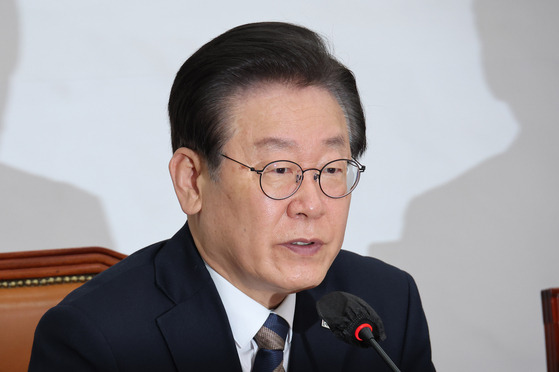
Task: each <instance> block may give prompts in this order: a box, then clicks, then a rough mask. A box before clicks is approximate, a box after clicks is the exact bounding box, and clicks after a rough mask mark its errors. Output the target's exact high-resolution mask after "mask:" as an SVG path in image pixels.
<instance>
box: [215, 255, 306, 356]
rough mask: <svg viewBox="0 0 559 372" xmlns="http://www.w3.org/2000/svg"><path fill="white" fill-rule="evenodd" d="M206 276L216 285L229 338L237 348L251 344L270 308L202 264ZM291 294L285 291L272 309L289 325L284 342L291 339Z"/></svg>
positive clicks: (292, 308) (292, 295)
mask: <svg viewBox="0 0 559 372" xmlns="http://www.w3.org/2000/svg"><path fill="white" fill-rule="evenodd" d="M206 268H207V269H208V271H209V273H210V276H211V277H212V279H213V282H214V284H215V286H216V288H217V292H218V293H219V296H220V297H221V302H222V303H223V306H224V307H225V312H226V313H227V318H228V319H229V325H230V327H231V332H232V333H233V338H234V339H235V343H236V344H237V347H238V348H241V349H244V348H249V347H251V346H250V344H251V341H252V339H253V337H254V336H255V335H256V333H257V332H258V330H259V329H260V327H262V325H263V324H264V322H265V321H266V319H267V318H268V315H270V310H269V309H267V308H266V307H264V306H262V305H261V304H259V303H258V302H256V301H255V300H253V299H252V298H250V297H249V296H247V295H246V294H244V293H243V292H241V291H240V290H239V289H238V288H237V287H235V286H234V285H233V284H231V283H230V282H229V281H227V279H225V278H224V277H222V276H221V275H220V274H218V273H217V272H216V271H215V270H214V269H212V268H211V267H210V266H209V265H208V264H206ZM295 299H296V295H295V294H293V293H292V294H289V295H288V296H287V297H286V298H285V299H284V300H283V302H282V303H281V304H280V305H279V306H278V307H277V308H276V309H274V310H272V312H274V313H276V314H278V315H279V316H281V317H282V318H283V319H285V320H286V321H287V323H288V324H289V333H288V336H287V340H286V341H287V342H290V340H291V333H292V331H291V330H292V329H293V317H294V314H295Z"/></svg>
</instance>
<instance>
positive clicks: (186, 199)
mask: <svg viewBox="0 0 559 372" xmlns="http://www.w3.org/2000/svg"><path fill="white" fill-rule="evenodd" d="M201 167H202V161H201V158H200V156H199V155H198V153H196V152H195V151H193V150H191V149H188V148H186V147H181V148H179V149H178V150H177V151H175V153H174V154H173V157H172V158H171V161H170V162H169V172H170V173H171V178H172V180H173V186H174V188H175V193H176V194H177V198H178V199H179V203H180V205H181V208H182V210H183V212H184V213H186V214H188V215H192V214H196V213H198V212H199V211H200V209H201V208H202V195H201V193H200V187H199V186H200V185H199V182H200V171H201Z"/></svg>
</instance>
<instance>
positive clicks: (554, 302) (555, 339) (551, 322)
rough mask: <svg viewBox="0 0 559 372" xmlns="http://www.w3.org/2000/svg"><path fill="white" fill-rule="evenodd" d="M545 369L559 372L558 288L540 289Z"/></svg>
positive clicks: (550, 371) (549, 371)
mask: <svg viewBox="0 0 559 372" xmlns="http://www.w3.org/2000/svg"><path fill="white" fill-rule="evenodd" d="M542 308H543V323H544V328H545V348H546V357H547V371H548V372H559V288H550V289H545V290H543V291H542Z"/></svg>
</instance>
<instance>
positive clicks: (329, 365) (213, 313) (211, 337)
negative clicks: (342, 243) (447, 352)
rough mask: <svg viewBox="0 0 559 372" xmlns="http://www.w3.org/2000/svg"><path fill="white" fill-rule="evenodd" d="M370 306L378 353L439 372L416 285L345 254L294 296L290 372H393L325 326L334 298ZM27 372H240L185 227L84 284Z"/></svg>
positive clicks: (52, 317)
mask: <svg viewBox="0 0 559 372" xmlns="http://www.w3.org/2000/svg"><path fill="white" fill-rule="evenodd" d="M336 290H341V291H346V292H350V293H353V294H355V295H357V296H359V297H361V298H363V299H364V300H365V301H367V302H368V303H369V304H370V305H371V306H372V307H373V308H374V309H375V310H376V312H377V313H378V314H379V316H380V317H381V318H382V319H383V322H384V327H385V330H386V335H387V339H386V340H385V341H382V342H381V343H380V344H381V346H382V347H383V348H384V350H385V351H386V352H387V353H388V355H389V356H390V357H391V358H392V359H393V360H394V362H395V363H396V365H398V366H399V368H400V369H401V370H402V372H410V371H433V370H434V367H433V365H432V362H431V347H430V342H429V332H428V329H427V323H426V320H425V316H424V313H423V309H422V307H421V301H420V298H419V294H418V291H417V288H416V286H415V283H414V281H413V279H412V278H411V276H409V275H408V274H407V273H405V272H403V271H401V270H399V269H396V268H394V267H392V266H389V265H387V264H385V263H383V262H381V261H379V260H376V259H374V258H369V257H361V256H359V255H356V254H353V253H350V252H345V251H341V252H340V254H339V255H338V257H337V258H336V260H335V261H334V263H333V265H332V267H331V268H330V270H329V272H328V274H327V276H326V278H325V280H324V282H323V283H322V284H320V286H318V287H317V288H314V289H311V290H307V291H303V292H300V293H298V294H297V303H296V309H295V318H294V324H293V339H292V344H291V354H290V360H289V372H314V371H316V372H318V371H320V372H329V371H350V372H356V371H389V369H388V367H386V365H385V363H384V362H383V361H382V360H381V359H380V357H378V356H377V354H376V353H375V351H374V350H373V349H364V348H359V347H355V346H351V345H347V344H345V343H344V342H343V341H340V340H338V339H336V338H335V336H334V335H333V334H332V333H331V332H330V331H329V330H327V329H325V328H323V327H322V326H321V322H320V319H319V317H318V315H317V312H316V308H315V304H316V301H317V300H318V299H320V298H321V297H322V296H323V295H324V294H326V293H329V292H331V291H336ZM29 371H32V372H36V371H72V372H76V371H79V372H85V371H103V372H111V371H130V372H132V371H133V372H141V371H157V372H166V371H239V372H240V371H241V367H240V363H239V359H238V355H237V351H236V348H235V342H234V340H233V336H232V333H231V329H230V326H229V323H228V319H227V315H226V313H225V309H224V308H223V304H222V303H221V300H220V298H219V295H218V293H217V290H216V288H215V286H214V284H213V281H212V279H211V277H210V275H209V273H208V271H207V270H206V268H205V265H204V262H203V260H202V259H201V257H200V256H199V254H198V251H197V249H196V247H195V246H194V242H193V240H192V236H191V235H190V231H189V229H188V225H185V227H183V228H182V229H181V230H180V231H179V232H178V233H177V234H176V235H175V236H174V237H173V238H172V239H170V240H168V241H164V242H161V243H157V244H154V245H152V246H150V247H147V248H145V249H142V250H140V251H138V252H136V253H134V254H132V255H130V256H129V257H128V258H126V259H125V260H123V261H122V262H120V263H119V264H117V265H115V266H113V267H111V268H110V269H108V270H106V271H104V272H103V273H101V274H99V275H98V276H97V277H95V278H94V279H93V280H91V281H90V282H88V283H86V284H84V285H83V286H81V287H80V288H78V289H77V290H75V291H74V292H72V293H71V294H70V295H68V297H66V298H65V299H64V300H63V301H62V302H61V303H60V304H59V305H57V306H56V307H54V308H52V309H51V310H49V311H48V312H47V313H46V314H45V315H44V316H43V318H42V319H41V321H40V323H39V325H38V326H37V330H36V332H35V340H34V343H33V351H32V356H31V363H30V367H29Z"/></svg>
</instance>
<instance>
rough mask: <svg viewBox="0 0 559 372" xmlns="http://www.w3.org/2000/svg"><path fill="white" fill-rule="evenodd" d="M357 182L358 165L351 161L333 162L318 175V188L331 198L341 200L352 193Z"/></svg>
mask: <svg viewBox="0 0 559 372" xmlns="http://www.w3.org/2000/svg"><path fill="white" fill-rule="evenodd" d="M358 181H359V165H358V164H357V163H355V162H354V161H352V160H344V159H342V160H335V161H333V162H330V163H328V164H326V165H325V166H324V167H323V168H322V171H321V173H320V187H321V188H322V191H323V192H324V193H325V194H326V195H328V196H329V197H331V198H341V197H344V196H346V195H347V194H349V193H350V192H352V191H353V189H354V188H355V186H357V182H358Z"/></svg>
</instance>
